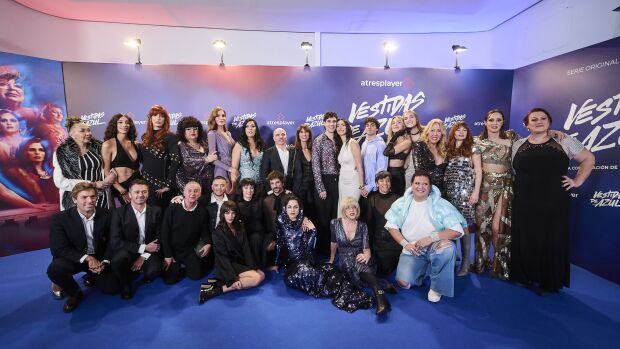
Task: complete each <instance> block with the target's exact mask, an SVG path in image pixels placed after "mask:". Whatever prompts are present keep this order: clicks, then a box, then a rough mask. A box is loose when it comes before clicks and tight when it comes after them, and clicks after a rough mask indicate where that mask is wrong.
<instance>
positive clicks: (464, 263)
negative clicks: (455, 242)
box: [456, 234, 471, 276]
mask: <svg viewBox="0 0 620 349" xmlns="http://www.w3.org/2000/svg"><path fill="white" fill-rule="evenodd" d="M470 250H471V239H470V237H469V234H465V235H463V237H462V238H461V255H462V256H463V258H462V259H461V268H460V269H459V271H458V273H456V276H465V275H467V273H468V272H469V251H470Z"/></svg>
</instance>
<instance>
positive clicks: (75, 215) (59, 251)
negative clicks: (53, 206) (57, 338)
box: [47, 182, 118, 313]
mask: <svg viewBox="0 0 620 349" xmlns="http://www.w3.org/2000/svg"><path fill="white" fill-rule="evenodd" d="M71 197H72V200H73V202H74V203H75V206H74V207H72V208H70V209H67V210H65V211H62V212H60V213H57V214H56V215H55V216H54V218H53V219H52V222H51V225H50V250H51V252H52V257H53V259H52V263H50V265H49V267H48V268H47V275H48V277H49V278H50V280H51V281H52V282H53V283H55V284H56V285H58V286H60V287H61V288H62V289H63V291H64V292H65V293H66V294H67V295H68V296H69V298H68V299H67V301H66V302H65V304H64V307H63V310H64V312H65V313H69V312H71V311H73V310H75V308H77V307H78V306H79V305H80V302H81V300H82V298H83V294H82V290H81V289H80V286H78V284H77V282H75V280H74V279H73V275H74V274H77V273H79V272H86V273H87V276H88V277H87V278H85V284H86V285H87V286H89V285H90V284H92V283H94V284H96V286H97V287H98V288H100V289H101V290H102V291H103V292H105V293H115V292H117V291H118V281H117V280H116V278H115V277H114V274H112V273H111V271H110V268H109V266H108V264H109V261H110V257H111V252H112V249H111V248H109V246H108V244H109V233H110V215H109V212H108V210H107V209H104V208H99V207H96V206H95V204H96V202H97V188H96V186H95V184H94V183H91V182H81V183H78V184H76V185H75V187H74V188H73V190H72V191H71Z"/></svg>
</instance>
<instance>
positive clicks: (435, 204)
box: [385, 171, 467, 303]
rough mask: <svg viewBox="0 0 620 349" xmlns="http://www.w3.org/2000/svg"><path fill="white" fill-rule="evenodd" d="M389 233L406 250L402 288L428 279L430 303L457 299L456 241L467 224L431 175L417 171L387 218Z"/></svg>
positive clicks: (402, 257) (398, 271) (401, 260)
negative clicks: (442, 196)
mask: <svg viewBox="0 0 620 349" xmlns="http://www.w3.org/2000/svg"><path fill="white" fill-rule="evenodd" d="M385 218H386V220H387V223H386V225H385V227H386V229H388V231H389V232H390V235H392V237H393V238H394V239H395V240H396V241H397V242H398V243H399V244H400V245H401V246H403V250H402V253H401V255H400V258H399V261H398V267H397V268H396V281H397V282H398V285H399V286H400V287H402V288H407V289H408V288H410V287H411V285H414V286H421V285H422V282H423V281H424V279H425V278H426V277H427V276H428V277H429V278H430V281H431V287H430V289H429V291H428V300H429V301H431V302H433V303H435V302H438V301H439V300H440V299H441V296H442V295H444V296H448V297H453V296H454V263H455V259H456V249H455V244H454V241H453V240H455V239H458V238H460V237H461V236H462V235H463V225H465V226H467V223H466V221H465V219H464V218H463V216H462V215H461V214H460V213H459V211H458V210H457V209H456V208H455V207H454V206H452V205H451V204H450V203H449V202H448V201H447V200H444V199H442V198H441V195H440V193H439V189H437V187H435V186H433V185H432V183H431V178H430V176H429V174H428V173H426V172H424V171H416V173H415V174H414V176H413V179H412V180H411V187H410V188H409V189H407V191H405V195H404V196H403V197H401V198H400V199H398V200H396V201H395V202H394V203H393V204H392V207H391V208H390V210H389V211H388V212H386V214H385Z"/></svg>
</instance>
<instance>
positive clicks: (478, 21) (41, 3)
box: [13, 0, 541, 33]
mask: <svg viewBox="0 0 620 349" xmlns="http://www.w3.org/2000/svg"><path fill="white" fill-rule="evenodd" d="M13 1H15V2H17V3H20V4H22V5H24V6H27V7H29V8H31V9H33V10H36V11H39V12H43V13H46V14H49V15H52V16H57V17H61V18H66V19H74V20H83V21H97V22H110V23H133V24H151V25H164V26H182V27H200V28H221V29H242V30H265V31H292V32H334V33H454V32H463V33H465V32H478V31H485V30H490V29H493V28H495V27H497V26H498V25H500V24H502V23H503V22H505V21H507V20H509V19H510V18H512V17H514V16H516V15H518V14H519V13H521V12H522V11H524V10H526V9H528V8H529V7H531V6H533V5H535V4H537V3H539V2H541V1H540V0H409V1H406V0H383V1H379V0H308V1H300V0H237V1H234V0H228V1H226V0H13Z"/></svg>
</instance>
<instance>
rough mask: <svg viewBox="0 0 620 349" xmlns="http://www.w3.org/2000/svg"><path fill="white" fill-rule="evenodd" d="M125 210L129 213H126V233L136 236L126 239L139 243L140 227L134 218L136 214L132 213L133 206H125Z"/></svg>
mask: <svg viewBox="0 0 620 349" xmlns="http://www.w3.org/2000/svg"><path fill="white" fill-rule="evenodd" d="M127 210H128V211H129V212H127V216H128V220H129V221H128V222H127V225H128V228H129V229H127V231H128V232H130V234H132V235H133V234H134V233H135V234H136V235H135V236H131V237H128V238H131V239H133V240H134V241H135V242H136V243H139V242H140V226H139V225H138V218H136V212H134V210H133V206H131V204H127Z"/></svg>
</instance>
